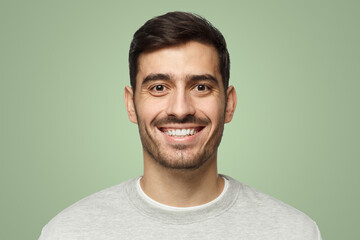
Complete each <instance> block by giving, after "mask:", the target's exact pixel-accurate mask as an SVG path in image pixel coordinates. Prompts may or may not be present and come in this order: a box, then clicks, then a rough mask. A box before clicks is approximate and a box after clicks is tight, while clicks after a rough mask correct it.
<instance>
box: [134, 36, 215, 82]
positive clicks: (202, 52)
mask: <svg viewBox="0 0 360 240" xmlns="http://www.w3.org/2000/svg"><path fill="white" fill-rule="evenodd" d="M158 73H161V74H168V75H171V76H174V77H175V78H177V79H185V76H189V75H203V74H209V75H212V76H214V77H215V78H216V79H218V81H221V74H220V71H219V57H218V54H217V51H216V49H215V48H214V47H213V46H211V45H208V44H203V43H199V42H195V41H191V42H188V43H185V44H181V45H176V46H170V47H165V48H161V49H159V50H154V51H151V52H146V53H142V54H141V55H140V57H139V60H138V74H137V77H136V81H137V84H141V83H142V82H143V80H144V79H145V78H146V76H148V75H150V74H158Z"/></svg>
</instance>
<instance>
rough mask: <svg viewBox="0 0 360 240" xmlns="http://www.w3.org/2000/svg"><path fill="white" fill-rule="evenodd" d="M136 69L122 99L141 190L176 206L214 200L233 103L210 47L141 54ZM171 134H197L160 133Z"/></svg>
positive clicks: (193, 44) (183, 46)
mask: <svg viewBox="0 0 360 240" xmlns="http://www.w3.org/2000/svg"><path fill="white" fill-rule="evenodd" d="M138 64H139V68H138V69H139V71H138V74H137V77H136V84H137V85H136V86H137V87H136V90H135V92H133V89H132V88H131V87H126V88H125V96H124V97H125V102H126V107H127V111H128V115H129V119H130V121H131V122H133V123H136V124H138V127H139V133H140V138H141V141H142V145H143V156H144V175H143V178H142V179H141V187H142V189H143V191H144V192H145V193H146V194H147V195H148V196H149V197H151V198H152V199H154V200H155V201H158V202H160V203H163V204H166V205H169V206H176V207H190V206H196V205H201V204H204V203H207V202H209V201H211V200H213V199H215V198H216V197H217V196H218V195H219V194H220V193H221V192H222V190H223V187H224V182H223V179H222V178H221V177H219V175H218V173H217V149H218V146H219V144H220V141H221V137H222V133H223V129H224V124H225V123H228V122H230V121H231V120H232V117H233V114H234V111H235V108H236V100H237V99H236V92H235V89H234V87H232V86H229V87H228V89H226V92H227V96H226V95H225V90H224V86H223V83H222V78H221V74H220V71H219V66H218V55H217V52H216V50H215V48H214V47H212V46H210V45H206V44H202V43H199V42H195V41H191V42H188V43H185V44H181V45H177V46H171V47H166V48H162V49H159V50H155V51H151V52H146V53H143V54H141V55H140V57H139V61H138ZM176 129H189V130H193V131H195V132H197V133H195V134H194V135H187V136H181V137H179V136H177V137H176V136H169V135H167V134H166V132H168V131H169V130H176ZM170 132H171V131H170Z"/></svg>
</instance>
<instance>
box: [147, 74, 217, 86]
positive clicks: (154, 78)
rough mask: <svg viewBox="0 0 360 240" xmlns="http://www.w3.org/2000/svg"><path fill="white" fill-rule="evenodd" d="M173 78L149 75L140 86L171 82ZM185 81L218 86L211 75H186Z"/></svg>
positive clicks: (164, 75)
mask: <svg viewBox="0 0 360 240" xmlns="http://www.w3.org/2000/svg"><path fill="white" fill-rule="evenodd" d="M173 78H174V77H173V76H172V75H170V74H166V73H151V74H149V75H147V76H146V77H145V78H144V80H143V82H142V85H144V84H147V83H148V82H152V81H157V80H165V81H169V80H171V79H173ZM186 80H190V81H193V82H198V81H211V82H213V83H215V84H216V85H219V82H218V80H217V78H216V77H214V76H213V75H211V74H195V75H187V76H186Z"/></svg>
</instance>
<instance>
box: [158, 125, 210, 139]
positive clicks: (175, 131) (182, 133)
mask: <svg viewBox="0 0 360 240" xmlns="http://www.w3.org/2000/svg"><path fill="white" fill-rule="evenodd" d="M203 129H204V127H203V126H199V127H189V128H171V127H160V128H159V130H160V131H161V132H163V133H164V134H166V135H168V136H170V137H176V138H183V137H188V136H193V135H195V134H197V133H199V132H201V131H202V130H203Z"/></svg>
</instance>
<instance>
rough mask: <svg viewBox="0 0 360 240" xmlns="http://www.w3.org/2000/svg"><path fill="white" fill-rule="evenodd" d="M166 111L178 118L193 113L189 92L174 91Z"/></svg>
mask: <svg viewBox="0 0 360 240" xmlns="http://www.w3.org/2000/svg"><path fill="white" fill-rule="evenodd" d="M166 113H167V114H168V116H175V117H177V118H179V119H183V118H185V117H186V116H188V115H194V114H195V107H194V105H193V101H192V99H191V96H190V95H189V93H186V90H178V91H174V92H173V93H172V94H171V96H170V99H169V103H168V107H167V110H166Z"/></svg>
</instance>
